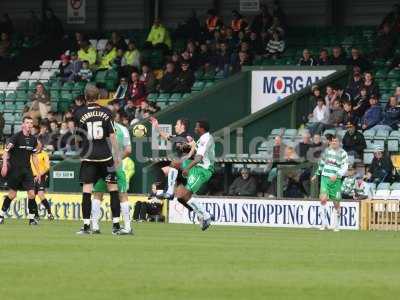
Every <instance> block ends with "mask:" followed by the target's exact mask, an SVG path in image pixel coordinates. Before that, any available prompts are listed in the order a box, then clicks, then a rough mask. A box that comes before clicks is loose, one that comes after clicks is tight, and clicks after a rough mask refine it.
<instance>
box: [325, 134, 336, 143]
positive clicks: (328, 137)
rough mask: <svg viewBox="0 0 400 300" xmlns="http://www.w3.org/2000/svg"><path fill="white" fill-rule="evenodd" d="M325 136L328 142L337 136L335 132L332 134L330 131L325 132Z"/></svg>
mask: <svg viewBox="0 0 400 300" xmlns="http://www.w3.org/2000/svg"><path fill="white" fill-rule="evenodd" d="M325 137H326V139H327V140H328V142H332V141H333V140H334V139H336V138H337V136H336V135H335V134H332V133H327V134H325Z"/></svg>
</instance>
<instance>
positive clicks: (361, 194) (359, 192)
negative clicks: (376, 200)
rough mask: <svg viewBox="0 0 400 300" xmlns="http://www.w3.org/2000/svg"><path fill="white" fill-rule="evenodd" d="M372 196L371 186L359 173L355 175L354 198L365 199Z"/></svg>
mask: <svg viewBox="0 0 400 300" xmlns="http://www.w3.org/2000/svg"><path fill="white" fill-rule="evenodd" d="M371 197H372V191H371V186H370V185H369V183H368V182H366V181H365V180H364V176H363V175H361V174H357V175H356V182H355V184H354V195H353V199H354V200H365V199H368V198H371Z"/></svg>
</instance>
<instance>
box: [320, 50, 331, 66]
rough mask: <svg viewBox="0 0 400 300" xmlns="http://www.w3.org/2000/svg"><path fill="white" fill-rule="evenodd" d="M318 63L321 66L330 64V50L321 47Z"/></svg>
mask: <svg viewBox="0 0 400 300" xmlns="http://www.w3.org/2000/svg"><path fill="white" fill-rule="evenodd" d="M317 64H318V65H319V66H327V65H329V64H330V61H329V55H328V50H326V49H321V51H320V52H319V58H318V62H317Z"/></svg>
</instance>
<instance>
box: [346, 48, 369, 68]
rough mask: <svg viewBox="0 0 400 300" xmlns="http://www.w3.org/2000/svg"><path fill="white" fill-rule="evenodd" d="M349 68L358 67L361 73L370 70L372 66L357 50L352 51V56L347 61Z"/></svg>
mask: <svg viewBox="0 0 400 300" xmlns="http://www.w3.org/2000/svg"><path fill="white" fill-rule="evenodd" d="M347 64H348V65H349V66H353V67H355V66H358V67H359V68H360V70H361V72H362V73H363V72H365V71H368V70H370V68H371V64H370V63H369V61H368V60H366V59H365V58H364V57H362V56H361V54H360V51H359V50H358V49H357V48H353V49H351V56H350V58H349V59H348V61H347Z"/></svg>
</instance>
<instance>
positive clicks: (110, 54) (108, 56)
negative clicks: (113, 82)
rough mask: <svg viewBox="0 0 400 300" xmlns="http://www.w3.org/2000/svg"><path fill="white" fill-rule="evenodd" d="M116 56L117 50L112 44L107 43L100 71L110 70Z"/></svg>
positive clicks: (101, 58)
mask: <svg viewBox="0 0 400 300" xmlns="http://www.w3.org/2000/svg"><path fill="white" fill-rule="evenodd" d="M116 56H117V50H116V49H115V48H114V46H113V44H112V43H111V42H107V44H106V48H105V49H104V53H103V54H102V55H101V57H100V65H99V69H110V68H111V67H112V63H113V61H114V59H115V57H116Z"/></svg>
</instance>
